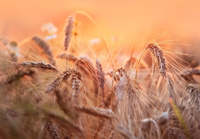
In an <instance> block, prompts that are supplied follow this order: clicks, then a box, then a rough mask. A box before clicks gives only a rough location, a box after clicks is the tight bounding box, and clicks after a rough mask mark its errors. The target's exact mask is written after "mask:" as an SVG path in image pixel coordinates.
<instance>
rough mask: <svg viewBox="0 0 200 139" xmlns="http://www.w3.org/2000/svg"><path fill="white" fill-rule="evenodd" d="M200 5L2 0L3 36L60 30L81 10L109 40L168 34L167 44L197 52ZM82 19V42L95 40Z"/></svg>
mask: <svg viewBox="0 0 200 139" xmlns="http://www.w3.org/2000/svg"><path fill="white" fill-rule="evenodd" d="M199 5H200V1H199V0H190V1H187V0H123V1H122V0H0V36H6V37H8V38H12V39H15V40H23V39H24V38H26V37H29V36H32V35H34V34H40V33H41V27H42V25H43V24H44V23H48V22H52V23H53V24H55V25H56V26H57V27H58V29H59V28H62V27H63V25H65V23H66V19H67V17H68V16H69V15H70V14H71V13H73V12H74V11H76V10H81V11H86V12H87V13H89V14H90V15H91V16H92V17H93V18H94V19H95V20H96V22H97V23H98V25H99V26H100V27H101V29H102V32H103V34H104V36H105V38H106V39H110V38H111V37H113V36H117V37H119V38H120V39H121V40H122V42H127V43H134V42H135V41H137V40H139V41H140V40H146V41H148V40H151V39H153V38H154V37H156V36H159V34H165V35H163V37H164V38H165V39H164V40H166V41H174V42H181V43H182V44H187V45H190V46H192V47H193V48H198V47H199V46H198V44H199V43H198V41H199V39H200V8H199ZM79 18H81V24H83V25H84V28H83V29H82V34H81V35H83V38H84V37H85V38H86V39H87V38H92V37H95V34H96V32H94V30H95V29H93V26H91V24H90V23H89V22H88V19H86V18H85V17H81V16H80V17H79ZM161 36H162V35H161ZM191 44H192V45H191Z"/></svg>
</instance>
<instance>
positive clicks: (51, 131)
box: [46, 122, 61, 139]
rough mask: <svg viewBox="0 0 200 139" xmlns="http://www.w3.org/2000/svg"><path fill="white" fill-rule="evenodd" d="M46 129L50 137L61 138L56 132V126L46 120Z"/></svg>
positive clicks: (53, 138)
mask: <svg viewBox="0 0 200 139" xmlns="http://www.w3.org/2000/svg"><path fill="white" fill-rule="evenodd" d="M46 129H47V131H48V133H49V135H50V137H51V138H52V139H61V138H60V134H59V132H58V127H56V125H55V124H54V123H52V122H47V124H46Z"/></svg>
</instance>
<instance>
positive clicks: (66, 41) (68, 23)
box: [64, 16, 74, 50]
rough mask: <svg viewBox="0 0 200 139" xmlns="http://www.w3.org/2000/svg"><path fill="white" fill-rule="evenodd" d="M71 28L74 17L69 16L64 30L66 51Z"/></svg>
mask: <svg viewBox="0 0 200 139" xmlns="http://www.w3.org/2000/svg"><path fill="white" fill-rule="evenodd" d="M73 26H74V16H69V17H68V20H67V26H66V29H65V42H64V46H65V50H67V49H68V47H69V43H70V39H71V34H72V29H73Z"/></svg>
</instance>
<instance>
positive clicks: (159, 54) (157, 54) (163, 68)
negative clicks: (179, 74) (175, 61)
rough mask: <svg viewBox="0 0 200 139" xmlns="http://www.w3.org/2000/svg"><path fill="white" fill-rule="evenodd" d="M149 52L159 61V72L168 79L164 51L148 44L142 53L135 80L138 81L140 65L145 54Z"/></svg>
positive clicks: (153, 44) (155, 45)
mask: <svg viewBox="0 0 200 139" xmlns="http://www.w3.org/2000/svg"><path fill="white" fill-rule="evenodd" d="M147 50H149V51H150V52H151V53H152V54H153V55H154V56H155V57H156V59H157V62H158V66H159V70H160V74H161V75H162V76H163V77H164V78H166V69H167V68H166V67H167V66H166V60H165V57H164V55H163V50H162V49H161V48H160V47H159V46H158V45H157V44H155V43H148V44H147V47H146V48H145V49H144V51H143V52H142V54H141V56H140V58H139V61H138V64H137V68H136V74H135V80H136V79H137V74H138V70H139V65H140V61H141V59H142V57H143V56H144V54H145V52H146V51H147Z"/></svg>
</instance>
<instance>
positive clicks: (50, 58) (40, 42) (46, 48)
mask: <svg viewBox="0 0 200 139" xmlns="http://www.w3.org/2000/svg"><path fill="white" fill-rule="evenodd" d="M32 40H33V41H34V42H35V43H36V44H37V45H38V46H39V47H40V48H42V49H43V51H44V53H45V54H46V55H47V57H48V61H49V63H50V64H52V65H54V66H55V65H56V61H55V60H54V59H53V53H52V51H51V48H50V46H49V45H48V44H47V42H45V41H44V40H43V39H41V38H40V37H38V36H34V37H32Z"/></svg>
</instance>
